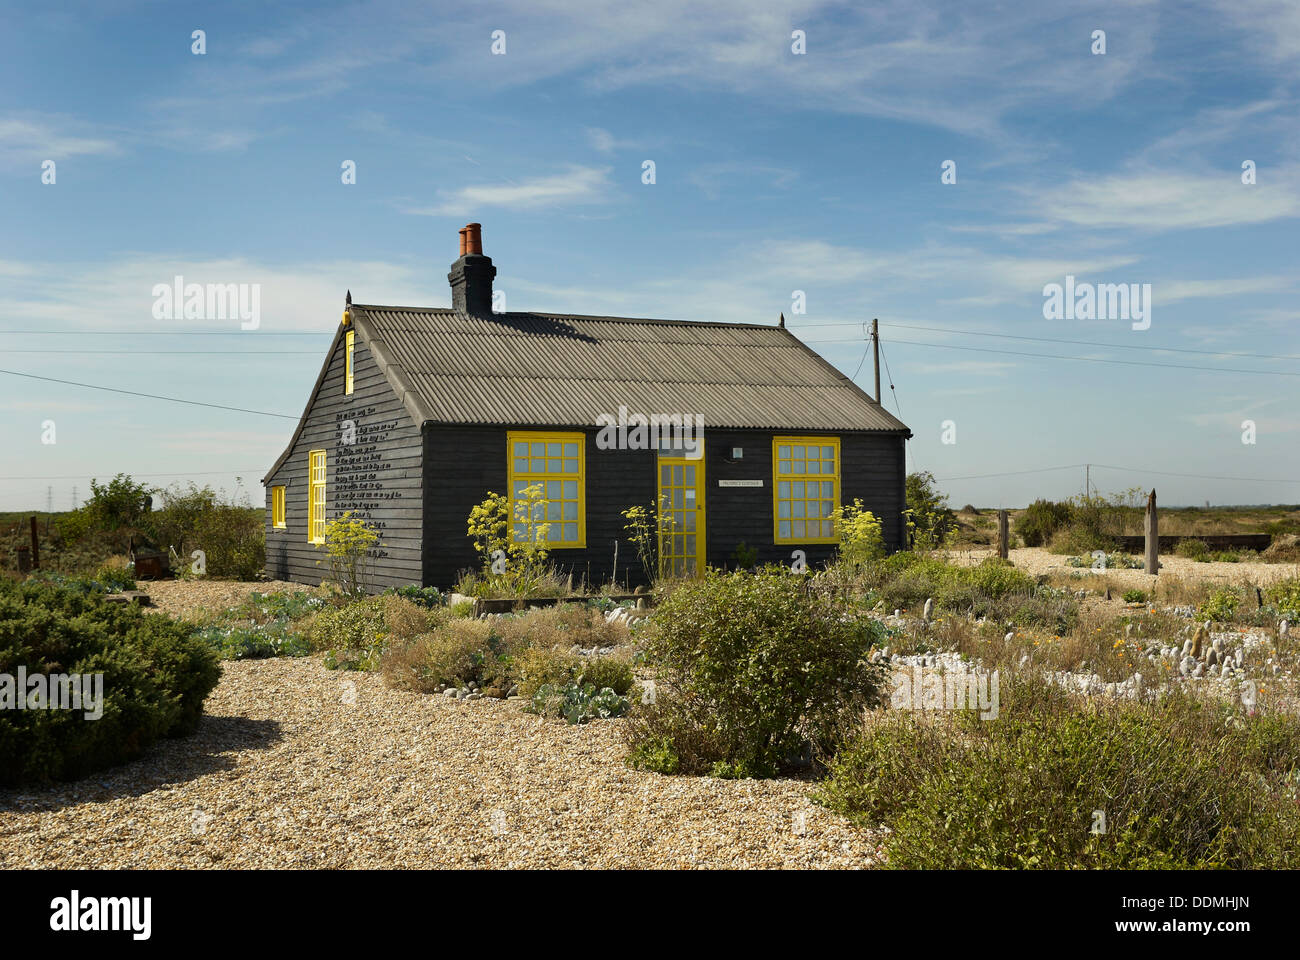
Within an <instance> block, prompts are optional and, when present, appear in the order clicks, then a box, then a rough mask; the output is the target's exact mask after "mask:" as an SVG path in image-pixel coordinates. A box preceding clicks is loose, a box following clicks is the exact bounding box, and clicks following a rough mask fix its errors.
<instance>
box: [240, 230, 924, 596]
mask: <svg viewBox="0 0 1300 960" xmlns="http://www.w3.org/2000/svg"><path fill="white" fill-rule="evenodd" d="M460 244H461V250H460V253H461V256H460V258H459V259H458V260H456V262H455V263H453V264H452V267H451V273H450V274H448V279H449V280H450V282H451V292H452V306H451V308H450V309H447V308H444V307H391V306H373V305H363V304H355V303H352V302H351V295H350V294H349V296H348V305H347V308H346V310H345V312H344V314H343V322H342V324H341V325H340V326H339V328H338V331H337V332H336V334H335V337H334V342H333V344H332V345H331V347H330V349H329V352H328V355H327V356H326V359H325V364H324V366H323V367H322V368H321V372H320V375H319V376H318V377H317V378H316V385H315V387H314V388H313V389H312V392H311V397H310V399H309V400H308V402H307V408H306V410H305V411H304V412H303V415H302V419H301V420H300V421H299V422H298V426H297V429H296V430H295V431H294V434H293V437H292V439H291V440H290V441H289V445H288V446H287V447H286V448H285V451H284V453H283V454H281V456H280V458H279V459H278V460H276V462H275V465H274V466H272V467H271V469H270V471H269V472H268V473H267V474H266V476H265V477H264V478H263V479H262V483H263V484H264V485H265V486H266V487H267V488H268V495H267V498H266V502H267V515H266V569H267V573H268V575H270V576H272V577H276V578H279V579H286V580H293V581H297V582H301V583H319V582H320V580H321V576H322V572H323V567H322V566H320V565H318V563H317V561H318V560H319V559H321V557H322V556H323V553H324V551H323V549H322V544H323V542H324V536H325V524H326V522H327V520H329V519H332V518H335V517H338V516H341V515H342V514H344V513H346V512H348V511H353V512H354V514H356V515H358V516H361V517H364V518H366V519H367V520H368V521H370V522H371V523H372V524H373V525H375V526H376V527H378V528H379V530H380V532H381V536H382V545H381V546H380V548H378V549H377V550H376V551H375V555H374V564H373V582H374V585H375V587H376V588H381V589H382V588H384V587H387V586H395V585H402V584H409V583H418V584H423V585H426V586H437V587H444V588H445V587H447V586H449V585H451V584H453V583H455V581H456V580H457V578H458V574H459V572H461V571H463V570H466V569H469V568H472V567H473V566H475V564H476V563H477V559H476V556H475V553H474V550H473V545H472V543H471V541H470V540H469V538H468V537H467V536H466V521H467V517H468V515H469V512H470V510H471V508H472V507H473V506H474V505H475V504H477V503H479V502H481V501H482V500H483V499H484V497H485V496H486V495H487V494H488V492H489V491H492V492H496V493H504V494H506V495H508V496H510V497H512V498H513V499H515V500H520V499H522V498H524V497H526V496H527V495H528V494H527V493H526V491H527V490H528V488H530V487H532V488H533V490H534V492H533V496H534V497H536V496H537V494H538V492H540V494H541V496H542V498H543V499H544V501H545V503H544V505H537V504H534V509H537V510H539V511H542V510H544V511H545V514H546V516H545V520H546V523H547V527H546V531H545V536H546V538H547V539H548V541H549V544H550V548H551V557H552V559H553V560H554V561H555V562H556V564H557V565H558V566H559V567H560V568H561V569H563V570H566V571H568V572H571V573H572V574H573V575H574V580H575V582H578V581H581V580H583V579H585V580H587V581H588V582H590V583H600V582H604V581H605V580H606V579H607V578H608V577H609V576H610V575H611V573H612V572H613V565H614V556H615V549H616V543H617V549H618V557H619V560H618V577H619V580H620V581H622V580H624V579H625V578H628V577H630V578H631V579H630V582H632V583H636V582H637V577H638V575H639V567H638V566H637V564H636V562H635V558H634V551H633V549H632V548H631V545H630V543H629V541H628V535H627V533H626V531H625V530H624V524H625V522H626V521H625V520H624V519H623V517H622V511H623V510H625V509H626V508H628V507H631V506H635V505H647V506H648V505H650V504H651V503H654V502H661V503H664V504H665V506H666V507H667V508H668V509H670V510H671V520H672V534H671V536H668V537H666V538H665V540H664V545H663V546H664V549H663V555H664V558H665V562H666V563H668V564H670V565H671V566H672V568H673V569H675V570H677V571H683V572H689V571H697V570H701V569H703V568H704V567H705V566H706V565H715V566H722V565H727V564H731V565H734V560H733V557H734V556H735V554H736V551H737V547H738V546H739V545H740V544H742V543H744V544H745V545H746V547H747V548H749V549H752V550H753V551H755V553H756V555H757V559H758V561H759V562H760V563H765V562H769V561H774V562H783V563H789V562H790V560H791V557H792V556H794V555H795V551H797V550H798V551H803V555H804V556H806V558H807V561H808V563H810V564H815V563H817V562H820V561H822V560H825V559H827V558H828V557H829V556H830V555H831V553H832V552H833V549H834V543H835V540H836V535H835V530H834V528H833V524H832V521H831V519H830V518H831V515H832V512H833V511H834V509H835V508H836V507H837V506H839V505H840V504H842V503H852V502H853V500H854V499H857V498H860V499H861V500H862V501H863V502H864V503H865V505H866V506H867V507H868V508H869V509H871V510H872V511H873V512H875V513H876V514H877V515H878V516H880V517H881V518H882V519H883V522H884V531H883V532H884V537H885V541H886V544H887V545H888V546H889V548H890V549H897V548H899V547H900V546H902V544H903V540H904V536H905V524H904V518H903V510H904V509H905V506H906V502H905V493H904V459H903V449H904V448H903V445H904V441H905V440H906V439H907V438H908V437H910V436H911V432H910V431H909V430H908V428H907V427H906V426H905V425H904V424H903V423H901V422H900V421H899V420H897V419H895V418H894V417H892V416H890V415H889V414H888V413H886V412H885V411H884V409H883V408H882V407H881V406H880V404H879V403H877V402H876V401H875V400H872V399H871V397H870V396H869V395H867V394H866V393H864V392H863V391H862V390H860V389H859V388H858V387H857V386H856V385H854V384H853V383H852V381H850V380H849V378H848V377H846V376H844V375H843V374H842V373H840V372H839V371H838V370H836V369H835V368H834V367H833V366H831V365H830V364H829V363H827V362H826V361H825V360H824V359H822V358H821V357H820V356H818V355H817V354H816V353H814V352H813V351H812V350H810V349H809V348H808V347H806V346H805V345H804V344H803V343H801V342H800V341H799V340H798V339H797V338H796V337H795V336H794V335H793V334H791V333H790V332H789V331H788V330H786V329H785V326H784V322H783V321H782V322H781V323H779V324H777V325H759V324H742V323H696V322H689V321H679V320H642V319H631V318H626V317H592V316H577V315H567V314H563V315H562V314H542V313H513V312H512V313H493V311H492V281H493V278H494V277H495V275H496V268H495V267H494V266H493V265H492V260H491V258H489V257H486V256H484V255H483V251H482V242H481V232H480V226H479V224H476V223H472V224H470V225H469V226H467V227H466V228H465V229H464V230H462V231H461V240H460ZM522 529H523V528H522V526H521V527H520V530H521V531H522ZM519 535H521V536H522V535H524V534H523V533H522V532H521V533H520V534H519Z"/></svg>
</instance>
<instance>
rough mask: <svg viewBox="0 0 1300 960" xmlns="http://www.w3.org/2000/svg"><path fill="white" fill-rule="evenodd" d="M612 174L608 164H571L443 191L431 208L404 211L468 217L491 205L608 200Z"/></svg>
mask: <svg viewBox="0 0 1300 960" xmlns="http://www.w3.org/2000/svg"><path fill="white" fill-rule="evenodd" d="M609 174H610V168H609V167H584V166H577V165H571V166H569V168H568V169H567V170H565V171H564V172H563V173H556V174H550V175H546V176H539V177H533V178H532V179H528V180H512V181H506V182H505V183H494V184H478V185H475V186H469V187H461V188H459V189H457V190H452V191H447V192H440V194H439V200H438V202H437V203H436V204H434V205H433V206H432V207H423V208H409V209H407V210H405V211H403V212H405V213H412V214H418V215H421V216H467V215H470V214H475V213H476V212H477V211H480V210H483V209H485V208H489V207H504V208H507V209H510V210H542V209H549V208H552V207H564V206H577V205H581V204H591V203H599V202H601V201H602V200H604V199H605V196H606V192H607V190H608V187H609Z"/></svg>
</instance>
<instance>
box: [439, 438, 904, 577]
mask: <svg viewBox="0 0 1300 960" xmlns="http://www.w3.org/2000/svg"><path fill="white" fill-rule="evenodd" d="M511 429H519V430H529V429H537V428H535V427H529V426H524V425H521V426H519V427H512V428H504V427H476V426H457V425H449V424H435V423H429V424H426V425H425V433H424V443H425V463H427V464H428V481H427V483H426V486H425V491H424V531H425V539H424V573H425V583H426V584H429V585H432V586H437V587H442V588H446V587H448V586H451V585H453V584H454V583H455V582H456V579H457V576H458V574H459V573H460V572H461V571H463V570H466V569H471V568H474V567H475V566H477V563H478V560H477V558H476V556H475V554H474V549H473V545H472V543H471V542H470V540H469V538H468V536H466V523H467V519H468V517H469V512H470V509H471V508H472V507H473V506H474V505H475V504H477V503H479V502H481V501H482V500H483V498H484V497H485V496H486V495H487V493H488V491H492V492H494V493H508V483H509V479H508V478H509V473H508V466H507V445H506V436H507V433H508V432H509V430H511ZM574 429H575V430H576V429H577V428H574ZM583 432H584V433H586V436H587V443H586V455H587V460H586V520H587V545H586V548H585V549H562V550H554V551H553V552H552V553H551V558H552V559H553V560H554V561H555V563H556V564H557V565H558V566H559V567H561V568H562V569H564V570H566V571H568V572H570V573H572V574H573V578H574V582H575V584H578V583H580V582H581V581H583V580H587V581H588V582H589V583H593V584H601V583H604V582H605V581H606V580H607V579H608V578H609V577H610V575H611V573H612V570H613V559H614V541H615V540H617V541H619V546H618V579H619V581H620V582H630V583H631V584H632V585H635V584H637V583H640V582H642V581H643V579H644V577H643V573H642V571H641V568H640V563H639V561H638V559H637V557H636V552H635V549H634V548H633V547H632V545H631V543H630V542H628V539H627V533H626V532H625V531H624V529H623V524H624V522H625V521H624V520H623V517H622V516H621V513H622V511H623V510H624V509H626V508H627V507H630V506H633V505H636V504H644V505H647V506H648V505H650V504H651V503H652V502H653V500H654V498H655V496H656V490H657V482H656V475H655V465H656V459H657V458H656V455H655V453H654V452H653V451H645V450H638V451H628V450H600V449H598V448H597V446H596V430H595V428H594V427H593V428H587V429H586V430H584V431H583ZM775 435H799V436H823V435H824V436H838V437H839V438H840V456H841V461H842V464H841V477H840V498H841V502H842V503H852V502H853V500H854V499H855V498H861V499H862V501H863V503H864V505H865V506H866V507H867V508H868V509H870V510H872V511H873V512H874V513H876V515H877V516H880V517H881V518H882V519H883V521H884V528H883V533H884V537H885V543H886V545H887V547H888V548H889V549H890V550H897V549H900V548H901V547H902V546H903V536H904V524H903V517H902V511H903V510H904V509H905V507H906V501H905V486H904V461H903V438H902V436H899V435H886V434H850V433H839V434H816V433H811V432H805V431H794V430H781V431H771V430H768V431H741V430H709V431H707V433H706V443H705V481H706V484H707V486H706V490H705V516H706V536H707V540H706V550H707V556H708V562H709V564H711V565H713V566H724V565H728V566H734V564H733V562H732V560H731V556H732V554H733V553H734V552H735V550H736V547H737V545H738V544H739V543H740V542H741V541H744V542H745V543H746V544H748V545H749V546H750V547H753V548H754V549H755V550H757V552H758V558H759V561H760V562H761V563H767V562H778V563H785V562H789V561H790V558H791V554H792V552H793V551H794V550H795V549H796V547H797V545H794V544H788V545H787V544H781V545H779V546H778V545H777V544H776V543H775V540H774V537H773V530H772V437H773V436H775ZM733 447H741V448H743V450H744V456H743V458H742V459H741V460H739V461H737V462H728V461H729V459H730V457H731V452H732V448H733ZM724 479H725V480H755V479H757V480H762V481H763V486H762V487H761V488H759V487H755V488H748V487H719V486H718V481H719V480H724ZM798 549H802V550H804V552H805V553H806V555H807V558H808V562H809V563H811V564H815V563H820V562H822V561H824V560H827V559H829V558H830V556H831V555H832V553H833V552H834V546H833V545H831V544H807V545H804V546H798Z"/></svg>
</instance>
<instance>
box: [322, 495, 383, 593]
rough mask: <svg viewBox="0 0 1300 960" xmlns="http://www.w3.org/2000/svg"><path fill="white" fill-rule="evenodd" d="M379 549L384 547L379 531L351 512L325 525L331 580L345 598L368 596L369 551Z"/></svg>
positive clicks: (326, 549)
mask: <svg viewBox="0 0 1300 960" xmlns="http://www.w3.org/2000/svg"><path fill="white" fill-rule="evenodd" d="M376 546H382V544H380V542H379V531H378V530H377V529H376V528H375V527H373V526H371V525H370V524H369V523H367V522H366V521H365V520H363V519H361V518H360V517H354V516H353V515H352V511H351V510H349V511H348V512H347V513H345V514H343V516H341V517H339V518H338V519H336V520H331V521H330V522H329V523H327V524H325V553H326V556H327V558H328V560H329V565H330V576H331V577H332V579H333V580H334V582H335V583H336V584H337V585H338V588H339V589H340V590H342V591H343V594H344V595H345V596H349V597H360V596H363V595H364V594H365V593H366V586H367V581H368V579H369V560H370V551H371V550H372V549H373V548H374V547H376ZM316 562H317V563H320V561H319V560H317V561H316Z"/></svg>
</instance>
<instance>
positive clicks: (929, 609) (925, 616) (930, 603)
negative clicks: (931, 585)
mask: <svg viewBox="0 0 1300 960" xmlns="http://www.w3.org/2000/svg"><path fill="white" fill-rule="evenodd" d="M933 616H934V597H928V598H927V599H926V601H925V610H923V611H922V613H921V619H922V620H924V621H925V622H926V623H929V622H930V618H931V617H933Z"/></svg>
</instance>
